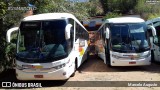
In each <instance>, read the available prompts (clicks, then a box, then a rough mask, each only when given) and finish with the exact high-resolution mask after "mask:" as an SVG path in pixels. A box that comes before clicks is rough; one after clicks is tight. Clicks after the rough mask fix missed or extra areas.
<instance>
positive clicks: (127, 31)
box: [97, 17, 151, 66]
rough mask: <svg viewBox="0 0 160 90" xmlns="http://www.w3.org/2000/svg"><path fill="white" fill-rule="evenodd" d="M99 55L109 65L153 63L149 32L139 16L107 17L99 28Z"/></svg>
mask: <svg viewBox="0 0 160 90" xmlns="http://www.w3.org/2000/svg"><path fill="white" fill-rule="evenodd" d="M97 33H99V35H100V36H99V40H98V41H97V44H98V56H99V57H101V58H102V59H103V60H104V63H106V64H108V65H109V66H141V65H150V64H151V51H150V41H149V34H148V31H147V25H146V24H145V21H144V20H143V19H141V18H137V17H119V18H111V19H107V20H106V21H105V22H104V23H103V24H102V26H101V27H100V28H99V30H98V32H97Z"/></svg>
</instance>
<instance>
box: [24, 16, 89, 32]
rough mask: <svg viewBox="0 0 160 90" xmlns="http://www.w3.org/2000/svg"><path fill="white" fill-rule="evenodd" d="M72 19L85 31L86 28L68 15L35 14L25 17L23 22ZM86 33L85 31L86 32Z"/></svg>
mask: <svg viewBox="0 0 160 90" xmlns="http://www.w3.org/2000/svg"><path fill="white" fill-rule="evenodd" d="M67 18H72V19H73V20H75V21H76V22H77V23H78V24H79V25H81V26H82V27H83V28H84V29H85V30H86V28H85V27H84V26H83V25H82V24H81V23H80V22H79V20H78V19H77V18H76V17H75V16H74V15H72V14H70V13H44V14H37V15H32V16H28V17H25V18H24V19H23V21H35V20H51V19H67ZM86 31H87V30H86Z"/></svg>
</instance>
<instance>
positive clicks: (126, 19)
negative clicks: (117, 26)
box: [106, 17, 145, 23]
mask: <svg viewBox="0 0 160 90" xmlns="http://www.w3.org/2000/svg"><path fill="white" fill-rule="evenodd" d="M141 22H145V21H144V20H143V19H141V18H138V17H118V18H110V19H106V23H141Z"/></svg>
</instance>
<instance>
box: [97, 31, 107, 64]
mask: <svg viewBox="0 0 160 90" xmlns="http://www.w3.org/2000/svg"><path fill="white" fill-rule="evenodd" d="M102 32H103V30H102V29H100V30H99V31H98V32H97V37H96V39H97V40H96V50H97V52H98V56H99V57H100V58H101V59H103V60H104V63H105V64H106V55H105V47H104V41H103V37H102V34H103V33H102Z"/></svg>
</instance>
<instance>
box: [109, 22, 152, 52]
mask: <svg viewBox="0 0 160 90" xmlns="http://www.w3.org/2000/svg"><path fill="white" fill-rule="evenodd" d="M110 30H111V48H112V50H113V51H118V52H124V53H129V52H130V53H134V52H144V51H146V50H149V49H150V47H149V43H148V37H147V26H146V24H145V23H130V24H126V23H124V24H110Z"/></svg>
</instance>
